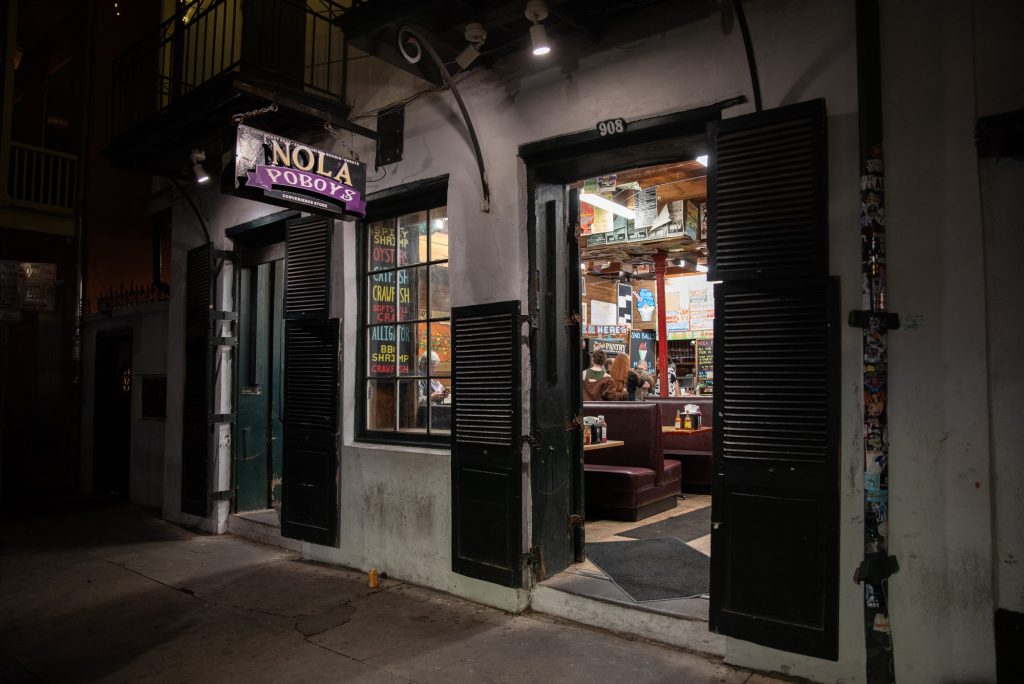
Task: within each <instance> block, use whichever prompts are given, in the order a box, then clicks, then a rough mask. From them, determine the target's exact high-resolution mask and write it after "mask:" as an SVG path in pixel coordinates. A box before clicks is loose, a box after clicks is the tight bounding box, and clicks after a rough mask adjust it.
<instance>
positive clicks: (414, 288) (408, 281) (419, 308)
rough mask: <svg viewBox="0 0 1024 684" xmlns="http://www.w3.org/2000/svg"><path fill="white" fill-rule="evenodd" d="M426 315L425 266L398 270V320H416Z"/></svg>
mask: <svg viewBox="0 0 1024 684" xmlns="http://www.w3.org/2000/svg"><path fill="white" fill-rule="evenodd" d="M426 317H427V268H426V266H420V267H419V268H403V269H401V270H400V271H398V320H400V321H416V320H422V319H424V318H426Z"/></svg>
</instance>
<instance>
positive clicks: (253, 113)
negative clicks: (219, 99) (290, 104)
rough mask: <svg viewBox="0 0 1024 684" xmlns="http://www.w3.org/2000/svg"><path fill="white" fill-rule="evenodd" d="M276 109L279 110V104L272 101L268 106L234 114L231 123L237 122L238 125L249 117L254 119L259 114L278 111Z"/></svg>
mask: <svg viewBox="0 0 1024 684" xmlns="http://www.w3.org/2000/svg"><path fill="white" fill-rule="evenodd" d="M276 111H277V104H276V103H273V102H272V103H270V104H268V105H267V106H266V107H260V108H259V109H253V110H251V111H248V112H243V113H242V114H232V115H231V123H233V124H235V125H236V126H237V125H238V124H242V123H245V122H246V121H248V120H249V119H254V118H256V117H257V116H263V115H264V114H269V113H270V112H276Z"/></svg>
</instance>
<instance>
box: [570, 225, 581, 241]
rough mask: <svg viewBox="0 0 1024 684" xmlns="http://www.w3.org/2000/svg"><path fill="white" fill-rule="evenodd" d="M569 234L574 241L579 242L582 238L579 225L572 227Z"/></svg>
mask: <svg viewBox="0 0 1024 684" xmlns="http://www.w3.org/2000/svg"><path fill="white" fill-rule="evenodd" d="M569 232H570V233H571V234H572V237H573V239H574V240H579V239H580V238H581V237H583V229H582V228H580V224H578V223H577V224H576V225H574V226H573V227H572V229H571V230H570V231H569Z"/></svg>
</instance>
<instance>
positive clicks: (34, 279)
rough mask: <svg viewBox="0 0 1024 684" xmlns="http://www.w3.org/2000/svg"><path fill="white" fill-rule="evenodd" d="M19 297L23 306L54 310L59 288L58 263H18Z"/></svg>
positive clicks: (39, 309)
mask: <svg viewBox="0 0 1024 684" xmlns="http://www.w3.org/2000/svg"><path fill="white" fill-rule="evenodd" d="M18 271H19V272H18V298H19V299H20V300H21V308H23V309H34V310H36V311H53V308H54V303H55V299H56V289H57V265H56V264H36V263H30V262H25V261H23V262H21V263H20V264H18Z"/></svg>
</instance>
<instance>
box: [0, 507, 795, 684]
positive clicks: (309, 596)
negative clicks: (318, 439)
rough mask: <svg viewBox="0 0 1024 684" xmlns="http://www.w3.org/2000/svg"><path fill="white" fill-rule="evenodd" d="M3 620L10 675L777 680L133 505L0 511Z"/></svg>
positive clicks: (0, 658) (3, 673) (0, 672)
mask: <svg viewBox="0 0 1024 684" xmlns="http://www.w3.org/2000/svg"><path fill="white" fill-rule="evenodd" d="M0 616H3V617H2V618H0V682H21V681H25V682H35V681H45V682H83V681H110V682H115V681H116V682H138V681H153V682H196V681H206V682H232V681H238V682H298V681H306V682H321V681H332V682H558V681H582V682H630V684H639V683H641V682H716V683H718V682H727V683H737V684H739V683H741V682H747V683H749V684H754V683H764V682H772V681H780V680H774V679H771V678H768V677H765V676H762V675H757V674H752V673H750V672H748V671H744V670H738V669H735V668H731V667H728V666H726V665H723V664H722V663H720V662H715V661H713V660H709V659H706V658H704V657H702V656H699V655H694V654H691V653H686V652H683V651H679V650H675V649H671V648H666V647H662V646H658V645H655V644H650V643H645V642H639V641H631V640H627V639H623V638H621V637H618V636H615V635H614V634H609V633H606V632H601V631H596V630H592V629H589V628H586V627H581V626H578V625H574V624H569V623H562V622H558V621H555V620H552V619H548V618H544V617H540V616H537V615H518V616H515V615H508V614H505V613H502V612H500V611H497V610H493V609H490V608H485V607H482V606H478V605H476V604H472V603H468V602H466V601H462V600H460V599H457V598H454V597H452V596H449V595H446V594H441V593H438V592H434V591H429V590H426V589H422V588H419V587H415V586H412V585H408V584H402V583H399V582H393V581H385V582H383V583H382V586H381V588H379V589H376V590H371V589H369V588H367V586H366V581H365V577H364V576H363V575H361V574H356V573H353V572H348V571H346V570H342V569H339V568H335V567H328V566H323V565H318V564H314V563H309V562H305V561H302V560H300V559H299V557H298V556H297V555H296V554H294V553H292V552H289V551H284V550H281V549H277V548H274V547H269V546H262V545H259V544H255V543H252V542H249V541H246V540H243V539H240V538H238V537H233V536H230V535H225V536H216V537H211V536H202V535H197V534H193V533H192V532H189V531H186V530H183V529H181V528H178V527H176V526H174V525H171V524H169V523H166V522H164V521H162V520H160V519H159V518H158V517H155V516H154V515H152V514H150V513H148V512H145V511H141V510H139V509H137V508H134V507H132V506H128V505H123V504H106V503H101V504H97V503H95V502H76V503H73V504H69V505H68V506H66V507H65V508H64V509H63V510H61V511H59V512H55V513H50V514H48V515H45V516H43V517H36V518H31V519H26V518H22V519H17V520H12V519H4V520H3V521H0Z"/></svg>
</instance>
